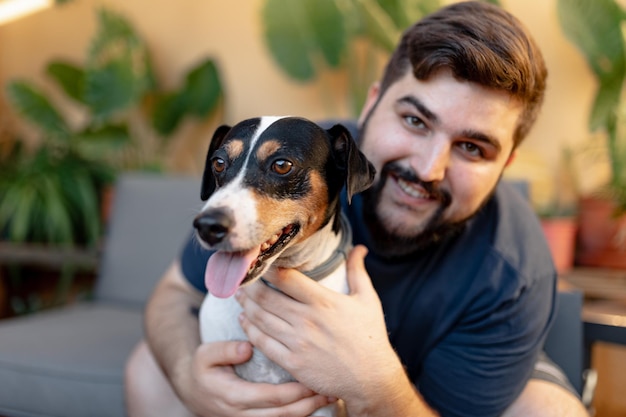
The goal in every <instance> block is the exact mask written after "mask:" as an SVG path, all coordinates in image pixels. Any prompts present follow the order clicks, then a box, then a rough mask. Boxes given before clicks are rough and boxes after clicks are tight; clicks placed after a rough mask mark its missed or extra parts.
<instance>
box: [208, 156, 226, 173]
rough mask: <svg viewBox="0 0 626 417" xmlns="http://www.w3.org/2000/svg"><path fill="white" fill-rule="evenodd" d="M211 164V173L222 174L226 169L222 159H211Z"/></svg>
mask: <svg viewBox="0 0 626 417" xmlns="http://www.w3.org/2000/svg"><path fill="white" fill-rule="evenodd" d="M211 163H212V164H213V171H215V172H217V173H218V174H219V173H220V172H224V170H225V169H226V161H224V160H223V159H222V158H219V157H217V158H213V161H212V162H211Z"/></svg>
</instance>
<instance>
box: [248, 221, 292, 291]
mask: <svg viewBox="0 0 626 417" xmlns="http://www.w3.org/2000/svg"><path fill="white" fill-rule="evenodd" d="M299 230H300V226H299V225H297V224H295V223H294V224H290V225H288V226H286V227H284V228H283V229H282V230H281V231H280V232H278V233H276V234H274V236H272V237H271V238H269V239H268V240H267V241H265V242H263V244H262V245H261V247H260V253H259V256H257V258H256V261H254V262H252V264H250V269H249V270H248V274H247V275H246V277H245V278H244V279H243V281H242V284H243V283H246V282H248V281H250V280H251V279H254V278H256V276H257V275H259V274H260V272H261V271H262V270H263V266H264V264H265V261H266V260H267V259H269V258H271V257H272V256H274V254H275V253H276V252H280V251H281V250H282V249H283V248H284V247H285V246H286V245H287V243H289V242H291V239H293V238H294V236H295V235H297V234H298V231H299Z"/></svg>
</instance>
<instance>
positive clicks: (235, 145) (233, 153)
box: [225, 139, 244, 159]
mask: <svg viewBox="0 0 626 417" xmlns="http://www.w3.org/2000/svg"><path fill="white" fill-rule="evenodd" d="M225 147H226V153H228V156H229V157H230V159H235V158H237V157H239V156H240V155H241V154H243V151H244V146H243V140H241V139H233V140H231V141H229V142H228V143H227V144H226V145H225Z"/></svg>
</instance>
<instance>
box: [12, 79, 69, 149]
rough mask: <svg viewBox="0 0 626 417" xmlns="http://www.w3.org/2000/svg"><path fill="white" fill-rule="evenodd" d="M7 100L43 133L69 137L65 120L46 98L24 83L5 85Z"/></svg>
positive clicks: (30, 85) (17, 82) (14, 82)
mask: <svg viewBox="0 0 626 417" xmlns="http://www.w3.org/2000/svg"><path fill="white" fill-rule="evenodd" d="M7 98H8V100H9V102H10V103H11V105H12V106H13V108H15V109H16V110H17V111H18V112H19V113H20V114H21V115H22V116H23V117H24V118H25V119H27V120H28V121H29V122H31V123H33V124H34V125H35V126H37V127H38V128H39V129H40V130H41V131H42V132H43V133H45V134H48V135H50V136H54V137H60V138H64V137H67V136H68V135H69V131H70V130H69V127H68V125H67V123H66V122H65V119H63V117H62V116H61V114H60V113H59V112H58V111H57V109H56V108H55V107H54V106H53V105H52V103H51V102H50V100H49V99H48V97H46V95H45V94H44V93H43V92H42V91H40V90H39V89H38V88H37V87H35V86H34V85H32V84H31V83H28V82H26V81H11V82H9V83H8V85H7Z"/></svg>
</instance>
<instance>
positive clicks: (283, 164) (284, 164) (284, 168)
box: [272, 159, 293, 175]
mask: <svg viewBox="0 0 626 417" xmlns="http://www.w3.org/2000/svg"><path fill="white" fill-rule="evenodd" d="M291 168H293V163H291V162H290V161H287V160H286V159H279V160H277V161H274V163H273V164H272V170H273V171H274V172H275V173H277V174H279V175H285V174H288V173H289V172H290V171H291Z"/></svg>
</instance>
